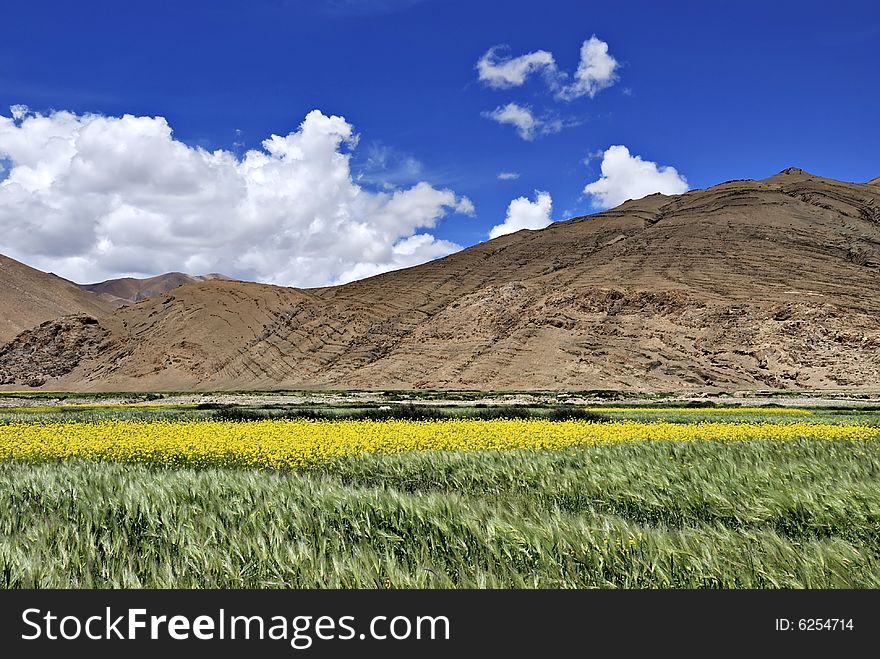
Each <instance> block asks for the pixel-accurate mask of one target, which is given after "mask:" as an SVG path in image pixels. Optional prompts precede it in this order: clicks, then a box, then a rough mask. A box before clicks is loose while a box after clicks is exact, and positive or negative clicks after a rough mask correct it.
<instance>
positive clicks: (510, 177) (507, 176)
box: [498, 172, 519, 181]
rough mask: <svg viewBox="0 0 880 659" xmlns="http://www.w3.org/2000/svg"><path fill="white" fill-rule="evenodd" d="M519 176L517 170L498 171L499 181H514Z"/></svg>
mask: <svg viewBox="0 0 880 659" xmlns="http://www.w3.org/2000/svg"><path fill="white" fill-rule="evenodd" d="M518 178H519V172H498V180H499V181H515V180H516V179H518Z"/></svg>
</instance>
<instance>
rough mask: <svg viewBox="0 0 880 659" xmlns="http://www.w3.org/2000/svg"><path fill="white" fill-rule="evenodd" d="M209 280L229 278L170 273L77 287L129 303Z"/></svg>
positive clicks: (125, 278) (109, 280) (110, 280)
mask: <svg viewBox="0 0 880 659" xmlns="http://www.w3.org/2000/svg"><path fill="white" fill-rule="evenodd" d="M209 279H227V277H224V276H223V275H218V274H210V275H204V276H196V275H188V274H185V273H183V272H168V273H166V274H164V275H158V276H157V277H149V278H147V279H135V278H134V277H123V278H121V279H108V280H107V281H102V282H100V283H97V284H77V286H79V287H80V288H81V289H83V290H86V291H91V292H93V293H104V294H107V295H112V296H114V297H118V298H120V299H122V300H127V301H128V302H140V301H141V300H145V299H147V298H148V297H153V296H154V295H161V294H162V293H167V292H168V291H171V290H174V289H175V288H180V287H181V286H183V285H184V284H192V283H193V282H197V281H207V280H209Z"/></svg>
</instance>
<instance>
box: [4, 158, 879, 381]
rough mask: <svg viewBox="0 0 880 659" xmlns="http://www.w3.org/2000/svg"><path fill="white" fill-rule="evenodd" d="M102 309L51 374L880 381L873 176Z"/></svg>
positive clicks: (665, 204) (669, 206)
mask: <svg viewBox="0 0 880 659" xmlns="http://www.w3.org/2000/svg"><path fill="white" fill-rule="evenodd" d="M99 321H100V328H101V329H102V330H103V331H106V335H105V336H104V338H103V339H102V340H101V343H100V345H98V346H97V347H96V348H95V347H90V348H89V349H88V351H87V354H83V355H78V356H77V358H76V359H74V358H72V359H71V360H70V362H69V364H68V367H67V368H66V372H64V373H59V374H58V375H55V376H53V377H48V378H47V379H46V383H45V388H51V389H93V390H122V389H126V390H156V389H174V390H186V389H205V390H206V389H229V388H236V389H246V388H247V389H250V388H272V387H285V388H301V387H337V388H422V387H431V388H449V389H461V388H470V389H505V388H509V389H629V390H641V391H649V390H655V391H656V390H666V391H688V390H690V391H698V390H699V391H712V390H743V389H745V390H763V389H800V390H803V389H812V390H815V389H841V388H847V389H866V390H867V389H874V390H876V389H878V388H880V186H878V185H876V183H863V184H855V183H843V182H839V181H834V180H830V179H824V178H821V177H817V176H813V175H811V174H808V173H806V172H803V171H801V170H798V169H789V170H785V171H783V172H781V173H780V174H777V175H776V176H773V177H771V178H768V179H766V180H763V181H750V180H747V181H731V182H728V183H723V184H721V185H718V186H715V187H713V188H709V189H707V190H695V191H692V192H689V193H687V194H684V195H680V196H677V197H665V196H663V195H659V194H657V195H651V196H649V197H646V198H644V199H642V200H638V201H630V202H627V203H625V204H623V205H621V206H620V207H618V208H616V209H613V210H610V211H607V212H604V213H600V214H597V215H592V216H587V217H581V218H575V219H573V220H570V221H568V222H559V223H556V224H553V225H551V226H550V227H548V228H546V229H543V230H541V231H520V232H518V233H516V234H512V235H508V236H502V237H501V238H498V239H496V240H492V241H489V242H486V243H481V244H479V245H476V246H474V247H472V248H469V249H466V250H464V251H462V252H459V253H457V254H453V255H452V256H449V257H447V258H445V259H440V260H438V261H434V262H431V263H427V264H425V265H422V266H418V267H415V268H409V269H407V270H400V271H397V272H392V273H387V274H384V275H380V276H377V277H372V278H370V279H366V280H362V281H358V282H354V283H351V284H348V285H345V286H338V287H331V288H323V289H309V290H297V289H289V288H280V287H273V286H266V285H260V284H248V283H243V282H233V281H220V280H215V281H205V282H197V283H193V284H188V285H186V286H183V287H181V288H178V289H175V290H173V291H171V292H169V293H167V294H164V295H161V296H159V297H154V298H150V299H147V300H145V301H142V302H139V303H137V304H134V305H131V306H128V307H124V308H121V309H119V310H117V311H115V312H114V313H112V314H109V315H107V316H104V317H99ZM69 331H72V330H68V329H64V328H63V327H60V326H51V325H50V326H42V327H39V328H36V329H34V330H32V332H31V333H29V334H28V335H27V336H25V337H19V339H18V341H19V342H25V343H27V344H28V345H35V346H44V348H41V349H38V350H36V351H35V352H34V353H33V354H32V356H31V358H30V360H27V361H24V362H22V361H20V360H19V361H13V360H11V359H10V358H7V357H4V356H0V373H4V372H5V373H6V376H5V377H6V379H7V381H11V382H12V383H14V384H17V385H20V384H27V383H28V382H29V381H32V380H33V379H34V377H35V375H36V377H38V378H39V377H43V374H46V373H49V372H53V373H57V372H58V370H59V369H58V368H57V367H56V366H53V368H52V369H46V368H44V367H43V366H42V364H43V363H44V361H46V360H49V361H50V362H51V359H50V354H52V353H51V351H50V349H49V348H50V346H52V345H53V344H54V343H56V342H58V341H61V342H64V341H66V339H65V338H64V335H65V333H66V332H69ZM41 337H42V338H41ZM56 352H57V350H56ZM52 363H53V364H54V362H52ZM61 370H65V369H61Z"/></svg>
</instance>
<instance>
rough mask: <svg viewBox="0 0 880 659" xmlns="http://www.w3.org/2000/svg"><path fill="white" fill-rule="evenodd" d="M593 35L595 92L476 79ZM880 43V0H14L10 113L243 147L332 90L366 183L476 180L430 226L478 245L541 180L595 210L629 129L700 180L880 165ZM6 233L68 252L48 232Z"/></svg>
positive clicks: (317, 105)
mask: <svg viewBox="0 0 880 659" xmlns="http://www.w3.org/2000/svg"><path fill="white" fill-rule="evenodd" d="M135 4H136V6H135ZM129 5H131V6H129ZM593 35H595V36H596V37H597V38H598V39H600V40H601V41H603V42H605V43H606V44H607V46H608V52H609V53H610V55H611V56H613V58H614V59H615V60H616V62H617V64H618V66H617V68H616V69H615V78H616V79H615V80H614V81H613V84H610V86H608V87H606V88H604V89H601V90H599V91H598V92H596V93H595V95H594V96H593V97H592V98H591V97H589V95H583V96H581V97H578V98H574V99H572V100H567V101H566V100H560V99H558V98H556V94H554V90H553V88H552V86H551V85H548V84H547V81H546V79H545V77H544V76H542V75H541V73H540V72H537V73H535V74H534V75H531V76H529V77H528V78H527V79H526V80H525V83H524V84H522V85H521V86H516V87H510V88H504V89H493V88H491V87H490V86H489V85H487V84H486V83H485V82H481V81H480V80H479V79H478V73H477V71H476V69H475V65H476V63H477V62H478V60H479V59H480V58H481V57H483V56H484V55H485V54H486V52H487V51H488V50H489V49H490V48H492V47H495V46H499V45H504V46H506V48H505V49H502V50H500V51H498V52H499V53H501V55H500V56H501V57H517V56H521V55H525V54H527V53H533V52H535V51H547V52H550V53H552V55H553V58H554V61H555V63H556V66H557V67H558V70H559V71H561V72H565V73H567V74H568V75H569V78H571V76H572V75H573V73H574V71H575V70H576V68H577V67H578V63H579V51H580V48H581V44H582V43H583V42H584V41H585V40H587V39H589V38H590V37H591V36H593ZM878 53H880V10H878V9H877V7H876V5H875V4H873V3H869V2H863V3H859V2H839V3H835V5H834V6H833V7H831V8H830V9H829V5H828V4H827V3H820V2H772V3H767V2H740V3H735V4H732V3H702V2H678V3H676V2H669V3H656V2H621V3H607V2H606V3H598V2H596V3H594V2H583V1H581V2H573V1H568V0H544V1H543V2H541V3H534V2H522V1H520V0H508V1H507V2H503V3H501V2H478V1H474V0H471V1H468V2H462V1H459V0H421V1H418V0H303V1H294V0H251V1H249V2H244V1H241V2H230V1H222V0H214V1H212V2H185V3H184V2H167V1H165V0H157V1H154V2H150V3H119V2H84V3H77V2H31V3H25V2H19V3H7V4H6V5H5V6H4V9H3V20H2V22H0V114H4V115H7V116H9V112H8V111H6V108H8V107H10V106H13V105H16V104H22V105H26V106H28V107H29V108H30V110H31V111H35V112H40V113H48V112H49V111H51V110H65V111H69V112H72V113H75V114H77V115H82V114H84V113H98V114H102V115H107V116H120V115H123V114H132V115H136V116H149V117H153V116H161V117H164V118H166V119H167V122H168V124H169V125H170V127H171V129H173V135H174V138H175V139H177V140H180V141H182V142H184V143H185V144H187V145H190V146H199V147H202V148H204V149H206V150H208V151H212V150H215V149H224V150H230V151H233V152H234V153H236V154H239V155H240V154H241V153H243V152H244V151H246V150H247V149H259V148H260V143H261V141H262V140H264V139H266V138H267V137H268V136H269V135H270V134H273V133H274V134H278V135H286V134H288V133H290V132H291V131H295V130H297V127H298V126H299V125H300V123H301V122H302V121H303V119H304V118H305V116H306V115H307V113H308V112H309V111H311V110H313V109H319V110H321V112H322V113H324V114H325V115H327V116H330V115H339V116H342V117H344V118H345V120H346V122H348V123H349V124H350V125H352V126H353V128H354V131H355V132H356V133H357V134H358V135H359V136H360V139H359V142H358V144H357V146H356V148H353V154H354V155H353V156H352V161H351V170H352V175H353V176H354V177H360V178H357V181H358V182H359V184H360V185H362V186H365V187H367V188H370V189H376V190H381V189H383V187H382V186H383V184H384V183H388V184H389V186H385V187H386V188H387V189H389V190H391V189H393V188H391V187H390V186H397V187H398V188H401V189H403V188H407V187H410V186H412V185H414V184H416V183H418V182H419V181H421V180H424V181H427V182H428V183H429V184H431V185H432V186H434V187H435V188H437V189H449V190H452V191H454V193H455V195H458V198H460V197H467V198H468V199H470V200H471V201H472V203H473V206H474V207H475V214H473V215H468V214H463V213H459V212H454V211H453V210H451V206H450V207H449V211H448V212H446V213H445V214H444V215H443V216H442V217H440V218H439V219H438V220H437V223H436V226H435V227H432V228H431V234H432V235H433V236H435V237H436V238H437V239H439V240H444V241H448V242H451V243H455V244H457V245H461V246H467V245H471V244H474V243H476V242H478V241H480V240H484V239H486V237H487V235H488V233H489V231H490V229H491V228H492V227H493V226H495V225H497V224H499V223H501V222H502V221H503V220H504V218H505V213H506V212H507V210H508V205H509V204H510V202H511V200H513V199H514V198H517V197H527V198H529V199H536V197H535V191H536V190H539V191H546V192H547V193H548V194H549V195H551V196H552V219H554V220H560V219H566V218H567V217H570V216H573V215H579V214H585V213H589V212H594V211H595V210H596V208H595V199H593V198H591V197H590V196H589V195H585V194H584V192H583V189H584V187H585V185H587V184H588V183H590V182H593V181H596V180H597V179H598V178H599V176H600V165H601V161H602V155H601V153H602V152H603V151H605V150H606V149H608V148H609V147H610V146H612V145H625V146H626V147H627V148H628V149H629V152H630V153H631V154H632V155H633V156H635V155H638V156H640V157H641V158H643V159H645V160H647V161H652V162H655V163H657V164H658V166H661V167H662V166H672V167H674V168H675V169H676V170H677V172H678V174H680V175H681V176H683V177H685V178H686V179H687V183H688V185H689V186H690V187H691V188H700V187H707V186H710V185H713V184H716V183H719V182H722V181H724V180H729V179H736V178H762V177H765V176H768V175H771V174H773V173H775V172H776V171H779V170H780V169H782V168H784V167H787V166H798V167H802V168H804V169H807V170H809V171H812V172H814V173H817V174H821V175H824V176H828V177H833V178H839V179H844V180H854V181H864V180H868V179H870V178H873V177H875V176H878V175H880V158H878V152H880V130H878V116H880V115H878V107H880V80H878V75H880V74H878V70H880V68H878V64H880V55H878ZM508 103H516V104H517V105H519V106H524V107H529V108H531V109H532V111H533V113H534V114H536V115H540V116H544V117H545V118H549V119H554V120H557V121H559V122H561V124H562V125H564V127H563V128H562V129H561V130H559V131H558V132H554V133H552V134H547V135H539V136H536V137H535V138H534V139H532V140H524V139H522V138H521V137H520V136H519V135H518V134H517V132H516V130H514V128H513V127H512V126H510V125H501V124H499V123H496V122H494V121H492V120H490V119H489V118H487V117H486V113H487V112H490V111H492V110H495V109H496V108H500V107H502V106H505V105H506V104H508ZM0 150H2V145H0ZM0 156H2V153H0ZM4 160H5V162H6V167H5V168H6V170H7V174H6V175H7V176H8V170H9V169H10V158H9V156H8V155H7V156H5V157H4ZM500 172H516V173H518V174H519V177H518V178H516V179H511V180H499V179H498V178H497V176H498V174H499V173H500ZM0 176H2V175H0ZM0 203H2V201H0ZM456 203H457V202H456ZM401 235H404V234H401ZM4 248H5V251H6V252H7V253H10V252H11V253H14V254H16V255H18V256H19V257H21V258H25V257H28V256H31V258H30V260H31V261H36V262H37V263H39V264H42V265H46V264H51V263H52V258H53V256H52V254H51V253H50V252H51V250H43V251H42V252H40V250H35V251H34V252H33V254H29V253H28V248H27V247H26V246H24V243H16V244H10V245H3V243H2V239H0V251H4ZM56 256H57V255H56ZM80 256H81V255H80ZM64 258H72V257H71V256H70V255H69V254H68V255H66V256H65V257H64ZM71 263H73V262H70V263H69V264H68V266H69V268H70V269H69V272H71V273H72V274H77V275H80V276H85V275H84V274H80V271H77V270H76V267H74V266H73V265H71ZM78 263H79V264H80V266H82V267H85V266H83V263H84V262H83V261H80V262H78ZM199 263H200V261H198V260H195V261H188V262H187V263H186V264H188V265H190V266H193V265H198V264H199ZM186 264H184V265H186ZM162 265H164V264H162ZM205 265H213V263H210V264H209V263H207V262H205ZM61 269H62V270H63V267H62V268H61ZM117 270H119V271H122V270H125V268H124V267H121V266H119V267H116V269H115V270H114V268H113V267H109V266H108V267H102V268H98V269H97V270H96V271H95V274H96V276H97V275H98V274H104V273H112V272H116V271H117ZM239 270H241V271H244V270H245V268H244V266H242V267H241V268H239ZM131 271H132V272H141V270H138V269H137V268H132V270H131ZM144 274H148V273H144ZM337 274H338V273H337ZM334 276H336V275H334ZM263 278H264V279H269V280H272V279H277V280H278V281H280V280H281V279H282V278H279V277H271V276H266V275H265V274H264V275H263ZM294 279H296V278H294ZM290 283H314V282H308V281H305V280H303V281H299V280H297V281H292V282H290Z"/></svg>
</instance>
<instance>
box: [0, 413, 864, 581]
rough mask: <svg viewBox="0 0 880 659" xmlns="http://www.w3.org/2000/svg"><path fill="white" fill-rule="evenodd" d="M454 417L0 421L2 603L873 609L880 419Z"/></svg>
mask: <svg viewBox="0 0 880 659" xmlns="http://www.w3.org/2000/svg"><path fill="white" fill-rule="evenodd" d="M470 409H471V411H472V412H473V413H474V414H475V415H476V416H479V415H480V414H485V415H486V416H485V418H482V419H475V420H474V419H471V420H468V419H466V418H460V417H462V416H465V417H466V416H468V414H467V413H463V412H462V410H459V411H457V412H456V414H455V416H456V417H459V418H455V419H449V420H441V421H436V420H431V419H422V420H407V419H405V418H401V417H404V416H406V415H405V414H403V413H400V414H397V415H396V416H395V414H390V415H389V414H388V413H387V412H388V411H387V410H381V412H382V414H379V412H380V411H373V412H370V413H369V414H367V415H366V416H364V415H360V416H358V415H357V412H358V410H354V418H349V419H348V420H338V418H339V415H340V413H339V411H338V410H335V411H333V412H332V413H331V414H324V415H323V416H325V417H327V416H330V417H332V420H321V419H320V418H317V417H320V416H322V415H317V416H316V417H311V416H307V417H306V418H303V417H302V415H300V416H297V415H296V414H290V413H289V412H290V410H287V411H282V413H279V411H278V410H268V411H266V410H246V411H245V412H246V413H245V414H243V415H241V416H242V418H258V419H261V420H257V421H231V420H228V418H227V419H226V420H224V419H223V418H217V417H218V416H222V415H221V414H220V413H223V415H225V416H226V417H228V416H229V415H228V411H229V410H227V409H224V410H216V409H204V408H203V409H197V408H196V407H189V408H186V409H185V410H182V409H179V408H177V407H175V408H174V411H173V412H171V413H170V414H168V413H167V412H168V410H166V409H164V408H162V407H155V408H151V409H149V410H143V409H141V410H136V411H135V413H134V414H132V413H131V409H130V408H128V407H125V406H122V407H119V408H118V409H109V408H107V409H92V410H80V411H79V412H77V413H76V414H74V415H72V416H71V413H68V412H64V411H58V410H56V409H36V410H34V409H32V410H31V411H22V410H12V411H8V410H7V411H6V412H2V413H0V456H2V458H0V586H2V587H7V588H10V587H12V588H17V587H87V588H90V587H224V588H226V587H285V588H286V587H368V588H373V587H380V588H385V587H394V588H400V587H419V588H421V587H441V588H448V587H456V588H458V587H480V588H482V587H528V588H532V587H539V588H544V587H551V588H555V587H576V588H582V587H636V588H643V587H651V588H670V587H672V588H690V587H746V588H851V587H856V588H862V587H869V588H878V587H880V487H878V484H877V483H878V479H880V444H878V440H877V437H878V436H880V423H878V413H877V412H874V411H871V410H827V409H826V410H818V409H817V410H809V409H807V410H797V411H786V410H781V411H780V410H779V409H778V408H766V409H744V408H738V409H724V408H722V409H702V408H688V409H681V408H655V409H649V408H645V407H642V408H637V409H636V408H608V407H604V408H602V409H597V410H582V412H583V413H582V414H579V415H574V416H576V417H578V416H580V417H582V418H575V419H569V420H563V421H558V420H552V419H553V418H556V417H555V416H554V414H553V413H552V410H551V411H549V412H548V410H547V409H544V408H542V409H541V410H539V411H538V412H537V413H534V414H533V413H532V412H529V413H527V414H526V413H523V414H521V415H520V417H521V418H516V419H510V420H500V419H496V418H492V415H491V414H486V413H484V412H479V410H480V409H481V408H470ZM350 412H351V411H350ZM383 414H384V418H382V417H383ZM444 414H445V412H444ZM587 414H589V416H587ZM233 416H235V415H233ZM279 416H286V417H288V418H285V419H278V418H274V417H279ZM341 416H343V417H344V416H346V414H345V413H343V414H341ZM348 416H349V417H351V416H352V414H348ZM264 417H266V418H264ZM268 417H273V418H268ZM370 417H377V418H370ZM389 417H391V418H389ZM533 417H537V418H533ZM59 419H65V421H59ZM111 419H115V420H111ZM328 447H329V448H328ZM168 456H172V457H173V459H169V458H168ZM242 456H244V458H242ZM255 456H256V460H255ZM279 456H281V457H283V456H288V457H289V456H294V457H293V458H290V459H288V460H286V461H285V460H279V459H276V458H278V457H279ZM303 456H305V457H306V458H307V459H303ZM316 458H317V459H316Z"/></svg>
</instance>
